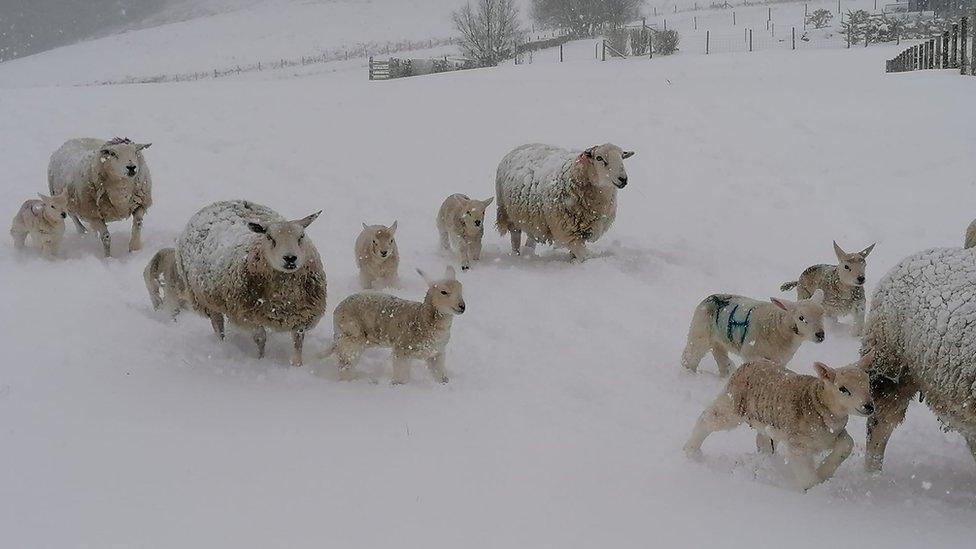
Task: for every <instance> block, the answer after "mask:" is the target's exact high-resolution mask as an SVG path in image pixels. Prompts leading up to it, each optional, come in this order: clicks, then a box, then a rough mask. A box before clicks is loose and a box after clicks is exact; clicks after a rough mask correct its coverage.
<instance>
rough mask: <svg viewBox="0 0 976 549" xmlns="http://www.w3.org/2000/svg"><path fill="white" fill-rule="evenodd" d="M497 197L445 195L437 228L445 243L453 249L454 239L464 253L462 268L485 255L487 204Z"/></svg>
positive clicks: (467, 267)
mask: <svg viewBox="0 0 976 549" xmlns="http://www.w3.org/2000/svg"><path fill="white" fill-rule="evenodd" d="M494 200H495V199H494V198H489V199H487V200H474V199H471V198H469V197H468V196H467V195H464V194H460V193H457V194H452V195H451V196H449V197H447V198H446V199H444V203H443V204H441V209H440V210H438V212H437V232H438V233H440V235H441V247H442V248H444V249H445V250H448V251H450V249H451V242H452V241H453V242H454V243H455V245H456V246H457V249H458V254H459V255H460V256H461V270H462V271H466V270H468V269H469V268H470V267H471V262H472V261H478V260H480V259H481V239H482V237H483V236H484V234H485V208H487V207H488V205H489V204H491V203H492V202H493V201H494Z"/></svg>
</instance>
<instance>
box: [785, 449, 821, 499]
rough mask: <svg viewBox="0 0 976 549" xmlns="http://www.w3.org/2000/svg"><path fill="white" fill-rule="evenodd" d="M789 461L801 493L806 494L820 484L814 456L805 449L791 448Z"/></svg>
mask: <svg viewBox="0 0 976 549" xmlns="http://www.w3.org/2000/svg"><path fill="white" fill-rule="evenodd" d="M789 461H790V468H791V469H793V477H794V479H795V480H796V487H797V488H798V489H799V490H800V491H802V492H806V491H807V490H809V489H810V488H813V487H814V486H816V485H818V484H820V478H819V476H818V475H817V468H816V465H815V463H814V461H813V456H812V455H810V453H809V452H807V451H806V450H805V449H803V448H798V447H795V446H790V457H789Z"/></svg>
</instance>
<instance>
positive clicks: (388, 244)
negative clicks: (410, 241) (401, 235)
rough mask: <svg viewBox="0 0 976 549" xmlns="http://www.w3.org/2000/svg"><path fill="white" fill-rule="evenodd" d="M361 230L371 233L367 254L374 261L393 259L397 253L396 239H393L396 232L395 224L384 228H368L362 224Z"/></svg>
mask: <svg viewBox="0 0 976 549" xmlns="http://www.w3.org/2000/svg"><path fill="white" fill-rule="evenodd" d="M363 230H365V231H370V232H372V233H373V234H372V237H371V239H370V242H369V253H370V255H372V256H373V257H374V258H376V259H386V258H389V257H394V256H395V255H396V253H397V245H396V239H395V238H393V235H394V233H396V230H397V222H396V221H394V222H393V225H390V226H389V227H384V226H383V225H373V226H368V225H366V224H365V223H363Z"/></svg>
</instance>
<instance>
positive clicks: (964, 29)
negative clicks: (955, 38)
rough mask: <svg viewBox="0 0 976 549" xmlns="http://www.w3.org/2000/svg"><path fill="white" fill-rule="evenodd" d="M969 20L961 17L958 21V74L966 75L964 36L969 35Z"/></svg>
mask: <svg viewBox="0 0 976 549" xmlns="http://www.w3.org/2000/svg"><path fill="white" fill-rule="evenodd" d="M968 23H969V18H967V17H966V16H963V17H962V19H961V20H960V21H959V30H960V31H961V32H960V34H959V74H966V35H967V34H969V25H968Z"/></svg>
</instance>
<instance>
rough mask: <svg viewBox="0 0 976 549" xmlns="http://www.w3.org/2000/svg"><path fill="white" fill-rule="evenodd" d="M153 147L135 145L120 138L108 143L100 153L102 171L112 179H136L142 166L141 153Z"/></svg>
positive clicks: (144, 144)
mask: <svg viewBox="0 0 976 549" xmlns="http://www.w3.org/2000/svg"><path fill="white" fill-rule="evenodd" d="M151 145H152V143H133V142H132V141H129V140H128V139H124V138H118V137H117V138H115V139H113V140H111V141H108V142H107V143H105V144H104V145H102V148H101V150H99V151H98V160H99V162H101V163H102V171H103V172H104V173H105V175H107V176H108V177H109V178H111V179H124V178H134V177H136V176H137V175H139V169H140V166H141V165H142V164H141V163H140V162H139V160H140V155H139V152H140V151H142V150H143V149H148V148H149V147H150V146H151Z"/></svg>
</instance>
